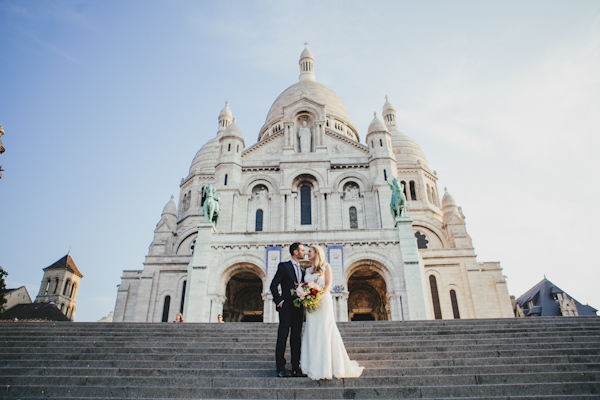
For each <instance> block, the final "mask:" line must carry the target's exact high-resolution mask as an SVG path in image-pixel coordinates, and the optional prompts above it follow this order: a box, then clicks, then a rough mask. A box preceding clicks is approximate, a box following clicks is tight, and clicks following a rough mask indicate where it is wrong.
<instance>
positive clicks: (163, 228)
mask: <svg viewBox="0 0 600 400" xmlns="http://www.w3.org/2000/svg"><path fill="white" fill-rule="evenodd" d="M154 232H156V233H162V232H173V228H171V227H170V226H169V224H168V223H167V221H165V219H164V218H163V219H161V220H160V221H159V222H158V225H156V229H155V230H154Z"/></svg>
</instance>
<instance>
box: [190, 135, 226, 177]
mask: <svg viewBox="0 0 600 400" xmlns="http://www.w3.org/2000/svg"><path fill="white" fill-rule="evenodd" d="M220 152H221V145H220V144H219V136H216V137H214V138H212V139H211V140H209V141H208V142H206V144H205V145H204V146H202V148H201V149H200V150H198V152H197V153H196V157H194V161H192V166H191V167H190V175H191V174H195V173H198V174H214V173H215V165H216V164H217V158H219V153H220Z"/></svg>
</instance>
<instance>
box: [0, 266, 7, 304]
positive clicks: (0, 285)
mask: <svg viewBox="0 0 600 400" xmlns="http://www.w3.org/2000/svg"><path fill="white" fill-rule="evenodd" d="M6 275H8V272H6V271H5V270H4V269H3V268H2V267H0V314H2V313H3V312H4V304H6V298H5V297H4V296H5V295H6V282H5V281H4V277H5V276H6Z"/></svg>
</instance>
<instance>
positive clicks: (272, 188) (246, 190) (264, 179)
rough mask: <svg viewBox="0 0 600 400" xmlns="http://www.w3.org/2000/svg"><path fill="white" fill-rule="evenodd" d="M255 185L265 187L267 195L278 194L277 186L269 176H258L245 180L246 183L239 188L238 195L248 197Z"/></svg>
mask: <svg viewBox="0 0 600 400" xmlns="http://www.w3.org/2000/svg"><path fill="white" fill-rule="evenodd" d="M256 185H265V186H266V187H267V190H268V191H269V193H272V194H277V193H279V185H278V183H277V181H276V180H275V179H274V178H273V177H271V176H269V175H266V174H260V175H252V176H251V177H250V178H248V179H246V181H245V182H244V183H243V184H242V185H241V187H240V194H241V195H250V194H251V193H252V189H253V188H254V187H255V186H256Z"/></svg>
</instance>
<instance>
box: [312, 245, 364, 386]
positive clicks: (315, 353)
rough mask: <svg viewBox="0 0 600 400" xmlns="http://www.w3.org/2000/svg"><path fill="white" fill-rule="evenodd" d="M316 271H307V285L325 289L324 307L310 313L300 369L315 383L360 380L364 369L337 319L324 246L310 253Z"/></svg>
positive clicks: (322, 299) (322, 304) (322, 298)
mask: <svg viewBox="0 0 600 400" xmlns="http://www.w3.org/2000/svg"><path fill="white" fill-rule="evenodd" d="M308 259H309V260H310V261H311V262H312V267H311V268H309V269H308V270H307V271H306V275H305V276H304V282H311V281H312V282H316V283H317V284H318V285H319V286H321V287H323V288H324V289H323V294H322V296H321V300H320V305H319V306H318V307H317V308H316V309H315V310H314V311H313V312H311V313H309V312H307V313H306V322H305V323H304V333H303V335H302V352H301V355H300V366H301V369H302V372H304V373H305V374H306V375H308V377H309V378H311V379H313V380H317V379H331V377H332V376H335V377H336V378H357V377H359V376H360V375H361V374H362V371H363V369H364V367H360V366H359V365H358V363H357V362H356V361H350V358H349V357H348V353H347V352H346V348H345V347H344V342H343V341H342V336H341V335H340V331H339V330H338V328H337V325H336V324H335V317H334V315H333V299H332V298H331V293H330V291H331V286H332V274H331V266H330V265H329V264H327V263H325V253H324V252H323V249H322V248H321V247H320V246H317V245H312V246H310V249H309V250H308Z"/></svg>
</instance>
